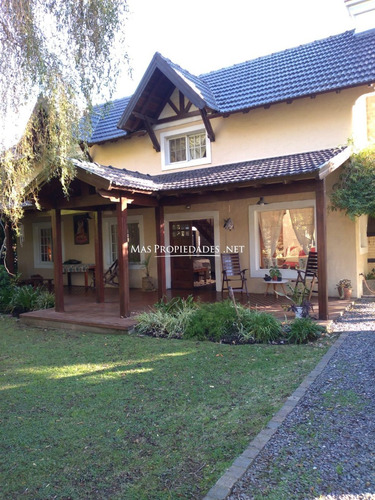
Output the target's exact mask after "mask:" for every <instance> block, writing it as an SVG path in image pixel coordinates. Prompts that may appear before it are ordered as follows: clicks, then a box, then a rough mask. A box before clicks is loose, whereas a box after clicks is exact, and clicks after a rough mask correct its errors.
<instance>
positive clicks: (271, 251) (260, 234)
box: [249, 200, 316, 278]
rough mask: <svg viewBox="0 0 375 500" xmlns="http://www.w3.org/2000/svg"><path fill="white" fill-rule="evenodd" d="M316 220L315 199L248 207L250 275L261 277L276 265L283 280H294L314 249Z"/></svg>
mask: <svg viewBox="0 0 375 500" xmlns="http://www.w3.org/2000/svg"><path fill="white" fill-rule="evenodd" d="M315 220H316V217H315V201H314V200H307V201H294V202H293V201H291V202H282V203H270V204H267V205H252V206H250V207H249V229H250V233H249V234H250V269H251V276H253V277H264V275H265V274H268V271H269V269H270V267H274V266H276V267H278V268H279V269H280V270H281V272H282V275H283V277H285V278H293V277H295V276H296V271H295V268H296V267H299V268H303V267H304V265H305V264H306V261H307V256H308V253H309V251H310V250H314V249H316V223H315Z"/></svg>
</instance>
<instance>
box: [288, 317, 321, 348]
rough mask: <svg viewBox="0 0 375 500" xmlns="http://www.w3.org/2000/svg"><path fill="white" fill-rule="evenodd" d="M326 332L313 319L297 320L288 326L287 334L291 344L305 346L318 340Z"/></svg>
mask: <svg viewBox="0 0 375 500" xmlns="http://www.w3.org/2000/svg"><path fill="white" fill-rule="evenodd" d="M324 330H325V329H324V327H322V326H320V325H318V324H316V323H315V322H314V320H313V319H312V318H296V319H295V320H293V321H292V322H291V323H290V324H289V325H287V326H286V328H285V334H286V338H287V341H288V342H290V343H291V344H305V343H306V342H309V341H312V340H316V339H317V338H318V337H319V336H320V335H321V333H322V332H323V331H324Z"/></svg>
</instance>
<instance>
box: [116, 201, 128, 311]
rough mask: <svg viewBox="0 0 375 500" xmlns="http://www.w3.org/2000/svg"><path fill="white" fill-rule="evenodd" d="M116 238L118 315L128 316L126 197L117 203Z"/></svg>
mask: <svg viewBox="0 0 375 500" xmlns="http://www.w3.org/2000/svg"><path fill="white" fill-rule="evenodd" d="M117 238H118V270H119V294H120V316H121V318H126V317H127V316H130V296H129V257H128V210H127V199H126V198H122V197H120V201H119V202H118V203H117Z"/></svg>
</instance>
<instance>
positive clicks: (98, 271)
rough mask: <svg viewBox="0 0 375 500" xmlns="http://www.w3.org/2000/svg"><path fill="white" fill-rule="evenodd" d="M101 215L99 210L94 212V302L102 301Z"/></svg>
mask: <svg viewBox="0 0 375 500" xmlns="http://www.w3.org/2000/svg"><path fill="white" fill-rule="evenodd" d="M102 221H103V217H102V212H101V210H99V211H96V212H95V214H94V223H95V290H96V302H99V303H100V302H104V276H103V275H104V273H103V231H102V228H103V224H102Z"/></svg>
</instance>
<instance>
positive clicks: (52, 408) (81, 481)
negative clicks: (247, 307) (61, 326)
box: [0, 316, 329, 500]
mask: <svg viewBox="0 0 375 500" xmlns="http://www.w3.org/2000/svg"><path fill="white" fill-rule="evenodd" d="M328 344H329V340H326V341H325V342H324V343H323V342H321V343H319V344H315V345H274V346H272V345H243V346H231V345H222V344H214V343H211V342H194V341H182V340H166V339H156V338H150V337H135V336H110V335H107V336H104V335H95V334H89V333H80V332H74V333H73V332H64V331H57V330H55V331H52V330H49V331H48V330H39V329H31V328H23V327H22V326H21V325H20V324H19V322H18V321H17V320H15V319H13V318H9V317H6V316H0V366H1V371H0V373H1V378H0V389H1V391H2V397H1V398H0V420H1V421H0V425H1V431H2V434H3V437H2V440H1V441H0V443H1V444H0V447H1V448H0V485H1V486H0V490H1V494H0V496H1V498H2V499H12V500H13V499H15V498H21V497H22V498H32V499H43V500H45V499H53V498H58V499H74V500H80V499H88V498H89V499H90V500H92V499H101V500H103V499H111V500H113V499H131V500H141V499H147V500H150V499H158V500H160V499H178V498H187V499H195V498H202V497H203V496H204V494H205V493H206V492H207V491H208V490H209V488H210V487H211V486H212V485H213V484H214V483H215V482H216V481H217V479H218V478H219V477H220V476H221V474H222V473H223V472H224V470H225V469H226V468H227V467H228V466H230V465H231V463H232V462H233V460H234V459H235V458H236V457H237V456H238V455H239V454H240V453H241V452H242V451H243V450H244V449H245V447H246V446H247V445H248V443H249V441H250V440H251V439H252V438H253V437H254V436H255V435H256V434H257V433H258V432H259V431H260V430H261V429H262V428H263V427H264V426H265V425H266V424H267V421H268V420H269V419H270V418H271V417H272V415H273V414H274V413H275V412H276V411H277V410H278V409H279V408H280V407H281V406H282V404H283V402H284V401H285V399H286V398H287V397H288V395H290V393H291V392H293V390H294V389H295V388H296V387H297V386H298V385H299V383H300V382H301V381H302V379H303V378H304V376H305V375H307V373H309V371H310V370H311V369H312V368H313V367H314V366H315V365H316V363H317V362H318V360H319V359H320V358H321V356H322V355H323V354H324V353H325V352H326V349H327V347H328Z"/></svg>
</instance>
